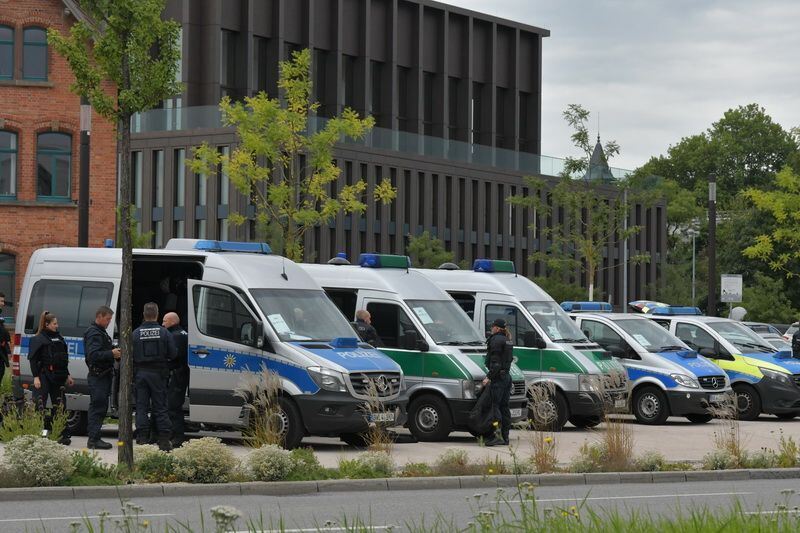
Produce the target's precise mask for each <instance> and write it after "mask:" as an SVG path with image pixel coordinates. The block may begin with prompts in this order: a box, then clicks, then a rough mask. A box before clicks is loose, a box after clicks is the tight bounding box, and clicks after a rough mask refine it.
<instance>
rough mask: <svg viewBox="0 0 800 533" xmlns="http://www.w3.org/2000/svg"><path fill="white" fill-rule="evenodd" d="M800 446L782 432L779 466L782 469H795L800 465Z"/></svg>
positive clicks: (779, 447)
mask: <svg viewBox="0 0 800 533" xmlns="http://www.w3.org/2000/svg"><path fill="white" fill-rule="evenodd" d="M798 456H800V446H798V445H797V442H795V440H794V439H793V438H792V437H786V436H784V434H783V430H781V438H780V441H779V444H778V466H780V467H781V468H794V467H796V466H797V465H798V464H800V460H798Z"/></svg>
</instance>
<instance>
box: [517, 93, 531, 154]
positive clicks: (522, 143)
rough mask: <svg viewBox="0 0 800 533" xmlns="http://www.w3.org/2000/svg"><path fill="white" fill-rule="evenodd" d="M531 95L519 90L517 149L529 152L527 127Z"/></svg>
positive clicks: (529, 142) (529, 144)
mask: <svg viewBox="0 0 800 533" xmlns="http://www.w3.org/2000/svg"><path fill="white" fill-rule="evenodd" d="M530 106H531V95H530V94H528V93H524V92H522V91H520V93H519V151H520V152H530V151H531V141H530V132H529V131H528V129H529V126H528V124H529V120H528V119H529V113H530Z"/></svg>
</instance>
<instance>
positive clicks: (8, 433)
mask: <svg viewBox="0 0 800 533" xmlns="http://www.w3.org/2000/svg"><path fill="white" fill-rule="evenodd" d="M0 407H2V409H3V413H2V424H0V442H11V441H12V440H14V439H15V438H16V437H19V436H20V435H34V436H36V437H39V436H41V434H42V431H43V430H44V416H43V413H42V412H41V411H39V410H37V409H36V406H35V405H34V404H33V402H25V403H24V404H23V406H22V408H21V409H20V408H17V406H16V405H15V404H14V402H8V403H6V404H4V405H3V404H2V403H0ZM65 427H67V414H66V412H65V411H64V410H63V409H58V410H57V411H56V413H55V416H53V420H52V423H51V428H52V431H50V433H49V434H48V435H47V438H48V439H50V440H54V441H55V440H58V439H59V437H61V433H62V432H63V431H64V428H65Z"/></svg>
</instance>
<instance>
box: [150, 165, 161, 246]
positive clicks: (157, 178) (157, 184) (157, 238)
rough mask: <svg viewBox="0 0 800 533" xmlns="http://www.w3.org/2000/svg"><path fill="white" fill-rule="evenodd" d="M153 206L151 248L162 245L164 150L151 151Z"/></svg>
mask: <svg viewBox="0 0 800 533" xmlns="http://www.w3.org/2000/svg"><path fill="white" fill-rule="evenodd" d="M153 206H154V207H155V208H156V209H157V210H158V213H157V214H158V216H154V217H152V218H154V219H156V218H157V219H158V220H153V248H160V247H161V246H163V245H164V219H163V217H164V214H163V213H164V150H154V151H153Z"/></svg>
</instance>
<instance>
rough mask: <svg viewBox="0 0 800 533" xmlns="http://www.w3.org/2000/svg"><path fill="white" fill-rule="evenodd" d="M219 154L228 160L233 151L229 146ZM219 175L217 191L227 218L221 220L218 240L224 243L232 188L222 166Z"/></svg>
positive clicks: (224, 147)
mask: <svg viewBox="0 0 800 533" xmlns="http://www.w3.org/2000/svg"><path fill="white" fill-rule="evenodd" d="M219 153H220V155H221V156H222V157H223V158H226V159H227V158H228V157H229V156H230V153H231V149H230V148H229V147H228V146H221V147H220V148H219ZM217 175H218V176H219V180H217V182H218V187H219V189H218V191H217V198H219V205H220V207H222V208H223V211H225V216H223V217H222V218H220V219H219V221H218V224H219V225H218V227H217V230H218V231H217V238H219V239H220V240H222V241H227V240H228V214H227V211H228V209H229V204H230V186H231V181H230V178H229V177H228V173H227V172H225V170H224V167H223V166H222V165H220V168H219V169H218V172H217Z"/></svg>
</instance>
